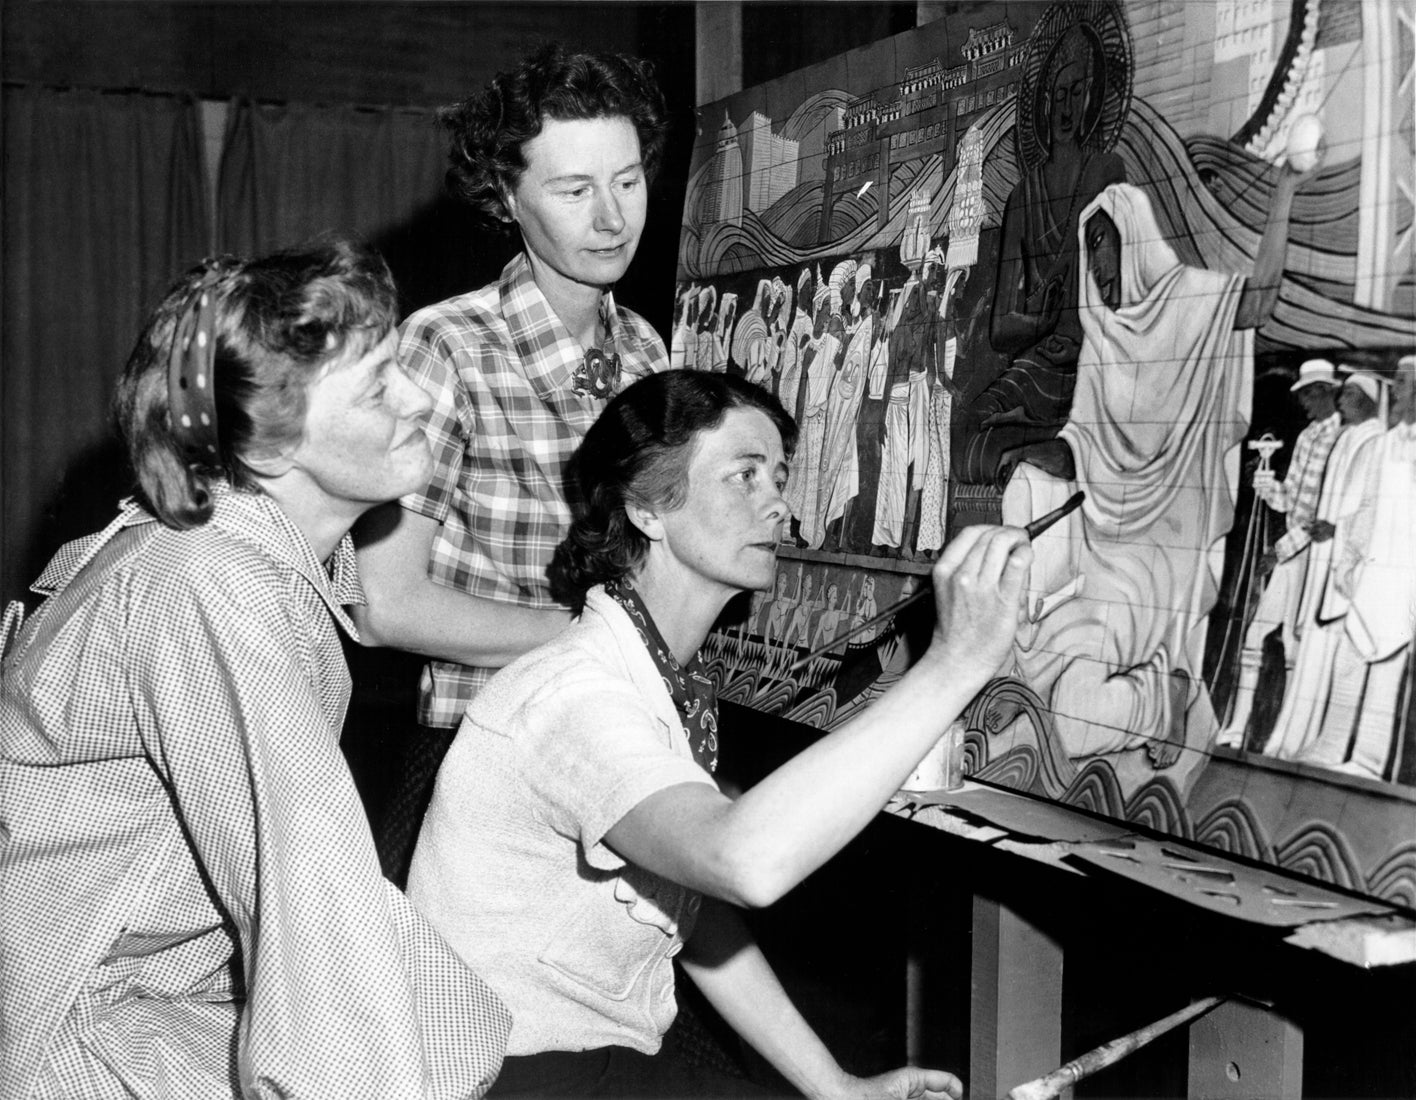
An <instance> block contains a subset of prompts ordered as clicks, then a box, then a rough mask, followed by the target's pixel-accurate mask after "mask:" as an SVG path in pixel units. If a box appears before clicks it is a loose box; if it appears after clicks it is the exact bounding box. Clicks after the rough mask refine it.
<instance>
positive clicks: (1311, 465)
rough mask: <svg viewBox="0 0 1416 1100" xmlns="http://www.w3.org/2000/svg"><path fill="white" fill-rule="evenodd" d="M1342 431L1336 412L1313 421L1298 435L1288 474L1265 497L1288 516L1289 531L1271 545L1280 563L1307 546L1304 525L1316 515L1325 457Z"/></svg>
mask: <svg viewBox="0 0 1416 1100" xmlns="http://www.w3.org/2000/svg"><path fill="white" fill-rule="evenodd" d="M1341 432H1342V417H1341V416H1339V415H1338V414H1337V413H1333V414H1332V415H1331V416H1328V417H1324V418H1323V419H1322V420H1315V421H1313V422H1312V423H1311V424H1309V425H1308V426H1307V427H1306V428H1304V429H1303V430H1302V431H1301V432H1299V433H1298V439H1297V442H1295V443H1294V444H1293V458H1292V460H1291V461H1290V462H1289V463H1288V473H1286V474H1285V475H1284V477H1283V480H1282V481H1279V482H1275V483H1274V486H1273V489H1272V490H1271V491H1270V492H1269V493H1268V495H1267V496H1266V497H1265V500H1266V501H1267V503H1268V506H1269V507H1270V508H1272V509H1273V510H1274V511H1275V512H1286V513H1287V514H1288V530H1287V531H1286V532H1285V533H1284V535H1283V537H1282V538H1280V539H1279V540H1278V542H1277V543H1276V544H1275V545H1274V552H1275V553H1276V554H1277V555H1278V560H1279V561H1288V559H1289V558H1292V557H1294V556H1295V555H1297V554H1298V553H1299V552H1300V551H1302V550H1303V549H1304V548H1305V547H1306V546H1307V545H1308V541H1309V539H1308V532H1307V531H1305V530H1304V526H1305V525H1306V524H1308V523H1310V522H1312V519H1313V517H1314V516H1315V515H1316V514H1317V510H1318V498H1319V496H1321V495H1322V491H1323V471H1324V470H1325V469H1327V460H1328V455H1329V453H1331V451H1332V445H1333V444H1334V443H1336V442H1337V437H1338V435H1340V434H1341Z"/></svg>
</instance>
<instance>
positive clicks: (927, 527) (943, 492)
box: [915, 256, 968, 554]
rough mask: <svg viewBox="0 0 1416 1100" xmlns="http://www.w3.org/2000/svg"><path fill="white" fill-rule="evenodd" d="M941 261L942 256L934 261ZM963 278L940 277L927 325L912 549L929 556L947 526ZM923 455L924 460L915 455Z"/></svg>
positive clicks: (959, 274) (963, 273)
mask: <svg viewBox="0 0 1416 1100" xmlns="http://www.w3.org/2000/svg"><path fill="white" fill-rule="evenodd" d="M940 263H941V265H942V263H943V257H942V256H941V257H940ZM967 278H968V270H967V269H966V268H959V267H956V268H953V269H951V270H950V271H949V272H948V274H947V275H946V276H945V278H944V289H943V291H942V292H940V293H939V294H938V295H937V298H936V299H935V300H936V301H937V305H936V306H935V318H936V319H937V323H936V324H934V325H932V326H931V334H930V346H929V349H928V354H927V356H926V360H925V362H926V364H927V365H928V368H929V369H928V371H927V372H926V374H925V378H924V382H925V394H926V398H927V403H926V405H925V410H926V413H925V415H924V416H923V417H921V418H920V421H919V423H920V424H921V427H922V431H921V432H920V436H921V437H922V438H921V439H919V441H918V442H917V443H916V444H915V450H916V461H917V462H921V463H922V466H916V467H915V468H916V469H920V468H923V470H924V476H923V478H921V482H922V485H923V490H922V492H921V494H920V504H919V535H918V537H917V538H916V540H915V549H917V550H920V551H923V552H925V553H930V554H932V553H934V552H935V551H937V550H940V549H942V548H943V546H944V533H945V531H946V530H947V528H948V520H949V516H948V511H949V476H950V473H951V472H952V467H951V464H950V454H949V451H950V446H951V444H950V439H949V437H950V429H951V427H952V424H953V418H954V361H955V359H956V357H957V355H958V351H959V337H958V318H957V315H956V310H957V309H958V295H959V293H960V292H961V291H962V289H963V285H964V281H965V280H966V279H967ZM920 451H923V454H924V457H923V458H922V459H921V458H919V457H918V455H919V452H920Z"/></svg>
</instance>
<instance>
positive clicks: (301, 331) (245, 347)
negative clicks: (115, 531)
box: [114, 238, 398, 529]
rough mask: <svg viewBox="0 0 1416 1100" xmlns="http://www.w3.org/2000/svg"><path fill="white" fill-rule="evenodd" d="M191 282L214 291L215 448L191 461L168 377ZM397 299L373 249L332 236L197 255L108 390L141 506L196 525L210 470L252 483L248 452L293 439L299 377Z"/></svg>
mask: <svg viewBox="0 0 1416 1100" xmlns="http://www.w3.org/2000/svg"><path fill="white" fill-rule="evenodd" d="M202 285H206V286H210V287H211V292H212V294H213V296H214V298H215V301H216V313H215V327H214V330H213V333H212V335H213V337H214V339H215V342H216V347H215V353H214V357H213V366H212V391H213V396H214V398H215V405H216V411H217V417H216V423H217V438H216V448H217V453H216V454H215V455H213V456H211V458H210V459H209V460H196V459H193V458H192V457H191V456H189V455H188V454H187V453H186V452H185V451H184V449H183V447H182V445H181V443H180V442H179V441H178V439H177V437H176V436H175V435H174V433H173V427H172V424H171V416H170V411H169V400H168V376H167V362H168V356H169V354H170V352H171V348H172V341H173V340H174V339H175V338H176V330H177V326H178V319H179V317H180V316H181V315H182V313H183V312H184V310H185V309H186V308H187V306H188V304H189V302H190V300H191V296H192V294H193V293H194V292H195V291H196V289H197V288H198V287H199V286H202ZM397 307H398V295H397V291H396V290H395V288H394V284H393V276H392V275H390V274H389V270H388V265H387V264H385V263H384V260H383V257H382V256H380V255H379V254H378V253H377V252H375V251H374V250H373V249H371V248H369V247H367V246H365V245H362V244H358V243H355V242H352V241H348V240H342V239H339V238H328V239H324V240H320V241H316V242H314V243H312V244H309V245H306V246H303V247H299V248H294V249H289V250H287V251H283V252H277V253H275V254H273V255H270V256H264V257H261V258H260V259H255V260H244V261H243V260H240V259H238V258H236V257H233V256H222V257H218V258H215V259H210V260H206V261H204V262H202V263H201V264H199V265H197V266H196V267H194V268H192V269H191V270H190V271H188V272H187V273H186V274H185V275H183V276H182V277H181V278H180V279H178V280H177V281H176V282H175V283H174V284H173V285H172V287H171V288H170V289H169V290H168V292H167V294H166V295H165V296H164V298H163V300H162V302H161V303H159V304H158V306H157V308H156V309H155V310H154V311H153V313H152V316H151V317H150V318H149V319H148V322H147V325H146V327H145V328H144V329H143V332H142V335H140V336H139V337H138V340H137V344H136V346H135V347H134V348H133V351H132V354H131V355H130V356H129V358H128V364H127V367H126V368H125V370H124V372H123V376H122V378H121V379H119V382H118V389H117V393H116V394H115V399H114V415H115V419H116V420H117V424H118V431H119V434H120V435H121V436H122V438H123V442H124V444H125V445H126V447H127V450H128V458H129V461H130V462H131V463H132V467H133V472H134V474H135V475H136V476H137V481H138V495H139V497H140V499H142V501H143V503H144V504H145V505H146V506H147V508H148V510H149V511H151V512H152V513H153V515H155V516H156V517H157V518H158V519H159V520H161V521H162V522H163V523H165V524H166V525H167V526H169V527H174V528H178V529H183V528H189V527H196V526H199V525H200V524H203V523H205V522H206V521H207V520H208V519H210V518H211V513H212V500H211V493H210V488H211V481H212V479H213V478H225V479H226V480H228V481H229V482H230V483H231V484H232V485H233V486H236V487H237V488H243V489H254V488H255V487H256V485H257V482H256V477H255V471H254V470H253V469H252V467H251V465H250V460H252V459H256V460H259V459H261V458H264V457H268V456H269V455H271V454H275V453H279V451H280V450H281V449H283V448H284V447H287V446H290V445H292V444H295V443H298V442H299V440H300V437H301V435H302V433H303V432H304V428H305V411H306V390H307V387H308V386H309V384H310V382H312V381H313V380H314V379H315V377H316V376H317V375H318V374H319V372H320V371H321V370H322V369H323V368H324V367H325V366H326V365H327V364H329V363H331V362H334V361H337V360H340V359H343V358H346V357H358V356H361V355H364V354H366V353H367V352H368V351H369V350H370V349H371V348H373V347H375V346H376V345H377V344H378V343H379V341H380V340H382V339H383V338H384V337H385V336H387V335H388V334H389V333H390V332H391V331H392V330H393V326H394V323H395V322H396V321H397V317H398V314H397Z"/></svg>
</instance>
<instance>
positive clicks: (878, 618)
mask: <svg viewBox="0 0 1416 1100" xmlns="http://www.w3.org/2000/svg"><path fill="white" fill-rule="evenodd" d="M1086 498H1087V494H1086V493H1083V492H1080V491H1078V492H1075V493H1073V494H1072V495H1071V496H1070V497H1068V498H1067V500H1066V501H1065V502H1064V503H1063V504H1062V505H1061V506H1059V507H1057V508H1054V509H1052V511H1050V512H1048V513H1047V514H1046V515H1042V516H1038V517H1037V519H1035V520H1033V521H1032V522H1031V523H1029V524H1028V525H1027V526H1026V527H1024V528H1023V531H1024V533H1025V534H1026V535H1027V536H1028V538H1029V539H1030V540H1031V539H1035V538H1037V537H1038V535H1040V534H1042V533H1043V532H1044V531H1046V530H1047V529H1048V528H1049V527H1051V526H1052V525H1053V524H1054V523H1056V522H1057V521H1058V520H1060V519H1063V518H1065V517H1066V516H1069V515H1071V513H1073V512H1075V511H1076V510H1077V509H1078V508H1080V507H1081V506H1082V501H1084V500H1085V499H1086ZM933 591H934V588H933V587H932V586H931V585H929V584H925V586H924V587H923V588H921V589H920V590H919V591H918V592H911V593H910V594H909V595H908V596H906V597H905V598H904V599H903V600H900V601H898V602H896V603H892V604H891V605H890V606H889V607H887V608H886V609H885V610H884V611H882V612H880V613H879V614H878V615H872V616H871V617H870V618H868V619H866V620H865V621H864V622H862V623H857V624H856V625H855V626H853V627H851V628H850V629H849V630H847V631H846V632H845V633H844V634H839V635H837V636H836V637H834V638H832V639H831V641H830V642H828V643H827V644H826V645H824V646H822V647H821V648H820V649H815V650H812V651H811V652H810V653H808V654H807V655H806V656H805V657H802V658H800V659H798V660H796V661H794V662H793V663H792V664H791V666H790V667H788V669H787V672H789V673H791V672H795V671H796V670H797V669H799V668H801V667H802V666H803V665H806V664H809V663H810V662H812V661H814V660H816V658H817V657H820V656H821V655H822V654H824V653H829V652H831V650H833V649H835V648H836V647H837V646H838V645H840V644H841V643H842V642H848V641H850V640H851V639H852V638H854V637H855V636H856V635H857V634H860V633H861V632H862V631H866V630H869V629H870V628H871V627H872V626H874V625H875V624H876V623H880V622H884V621H885V620H886V619H888V618H890V617H891V616H892V615H898V614H899V613H900V612H901V611H903V610H904V609H905V608H907V607H909V606H910V604H912V603H916V602H918V601H919V600H922V599H924V597H925V596H928V595H929V594H930V593H931V592H933Z"/></svg>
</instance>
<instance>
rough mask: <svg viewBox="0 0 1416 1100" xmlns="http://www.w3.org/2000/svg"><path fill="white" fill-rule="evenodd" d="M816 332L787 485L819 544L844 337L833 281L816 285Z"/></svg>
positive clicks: (804, 533) (795, 510)
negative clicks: (824, 469)
mask: <svg viewBox="0 0 1416 1100" xmlns="http://www.w3.org/2000/svg"><path fill="white" fill-rule="evenodd" d="M813 315H814V317H815V324H814V325H813V327H812V337H811V339H810V340H809V341H808V342H807V345H806V351H805V352H804V353H803V354H802V360H801V361H802V373H803V375H804V376H805V377H804V379H803V385H802V388H803V393H802V394H801V395H799V397H798V400H797V407H798V408H799V409H800V410H801V415H800V417H799V418H798V420H797V447H796V451H795V453H794V454H793V455H792V460H791V465H790V472H789V474H788V477H787V489H786V492H785V493H783V496H784V497H785V499H786V502H787V506H788V507H789V508H791V510H792V515H793V516H795V517H796V518H797V521H798V523H799V528H798V530H799V533H800V535H801V538H802V539H803V540H804V541H805V542H806V544H807V545H808V546H813V547H817V546H820V545H821V543H822V542H823V541H824V539H825V537H826V532H825V531H824V530H823V529H822V528H821V526H820V518H821V513H820V510H819V508H818V507H817V504H818V498H819V496H820V486H821V464H822V454H823V450H824V447H825V445H826V414H827V406H828V402H829V399H830V396H831V383H832V380H833V379H834V378H835V375H836V370H837V367H838V365H839V360H840V357H841V354H842V351H843V349H842V347H841V341H840V338H839V337H838V336H837V335H836V334H835V333H834V332H833V331H832V320H833V319H834V320H836V321H839V319H840V299H839V298H838V297H837V296H836V292H835V291H834V290H832V288H831V287H830V286H822V287H820V288H818V289H817V291H816V305H815V308H814V310H813Z"/></svg>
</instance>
